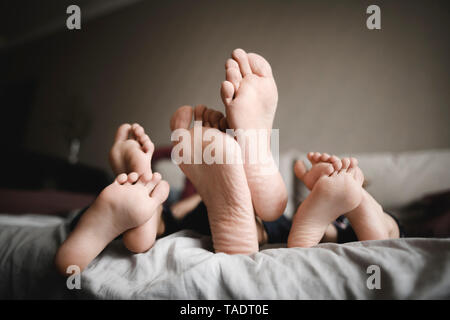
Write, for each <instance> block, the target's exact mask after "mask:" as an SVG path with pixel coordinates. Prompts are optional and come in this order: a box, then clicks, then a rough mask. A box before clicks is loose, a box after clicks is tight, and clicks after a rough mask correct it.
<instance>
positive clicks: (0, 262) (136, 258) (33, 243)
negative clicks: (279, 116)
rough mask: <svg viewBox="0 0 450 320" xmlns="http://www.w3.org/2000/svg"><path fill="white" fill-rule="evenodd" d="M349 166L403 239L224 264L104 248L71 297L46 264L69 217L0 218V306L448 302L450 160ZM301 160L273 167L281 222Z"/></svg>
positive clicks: (168, 245)
mask: <svg viewBox="0 0 450 320" xmlns="http://www.w3.org/2000/svg"><path fill="white" fill-rule="evenodd" d="M355 156H357V157H358V158H359V160H360V165H361V167H362V169H363V171H364V172H365V173H366V176H367V181H368V185H367V189H368V191H369V192H371V193H372V194H373V195H374V197H375V198H376V199H378V200H379V201H380V202H381V203H382V204H383V206H384V207H385V208H387V209H388V210H389V211H390V212H393V213H395V214H396V215H397V216H398V218H399V219H400V220H401V221H402V223H404V224H405V227H407V229H408V231H409V233H410V234H412V235H413V237H411V238H403V239H395V240H383V241H365V242H352V243H347V244H319V245H317V246H315V247H313V248H308V249H304V248H293V249H288V248H286V247H285V244H275V245H266V246H264V247H262V248H260V251H259V252H258V253H255V254H253V255H251V256H245V255H234V256H231V255H225V254H214V253H212V251H211V239H210V238H209V237H207V236H202V235H200V234H197V233H195V232H193V231H191V230H183V231H180V232H177V233H175V234H172V235H169V236H167V237H164V238H161V239H159V240H158V241H157V242H156V244H155V246H154V247H153V248H152V249H151V250H150V251H148V252H146V253H143V254H130V253H129V252H128V251H127V250H126V249H125V248H124V246H123V244H122V243H121V242H120V241H113V242H112V243H111V244H110V245H109V246H108V247H107V248H106V249H105V250H104V251H103V252H102V253H101V254H100V255H99V256H98V257H97V258H96V259H95V260H94V261H93V262H92V263H91V264H90V265H89V266H88V268H87V269H86V270H85V271H84V272H83V273H82V276H81V289H80V290H76V289H75V290H68V289H67V287H66V280H65V279H63V278H61V277H60V276H58V275H57V274H56V272H55V270H54V267H53V265H52V260H53V256H54V254H55V252H56V249H57V247H58V246H59V244H60V243H61V242H62V241H63V240H64V239H65V237H66V236H67V232H68V226H69V224H70V221H71V219H73V217H74V216H75V215H76V214H77V210H75V211H72V212H70V214H69V215H67V216H50V215H36V214H26V215H20V216H18V215H15V214H8V213H7V212H6V213H4V214H1V215H0V298H10V299H25V298H45V299H60V298H68V299H79V298H83V299H86V298H88V299H90V298H93V299H436V298H437V299H448V298H450V239H449V236H450V232H449V227H450V223H449V219H448V217H449V215H448V214H449V212H448V208H449V207H448V202H449V201H448V199H449V193H448V190H450V173H449V170H448V168H447V166H448V164H450V150H431V151H430V150H428V151H420V152H406V153H397V154H390V153H385V154H361V155H355ZM304 157H305V154H303V153H300V152H297V151H290V152H287V153H285V154H283V155H281V157H280V171H281V173H282V175H283V177H284V179H285V181H286V183H287V185H288V190H289V197H290V199H289V200H290V201H289V205H288V208H287V210H286V213H285V214H286V216H292V213H293V212H295V208H296V205H297V203H298V202H299V201H301V200H302V199H303V198H304V197H305V196H306V195H307V191H306V190H305V188H304V187H303V186H302V185H301V184H299V183H298V182H296V181H295V179H294V178H293V175H292V165H293V162H294V161H295V160H296V159H304ZM158 170H159V171H161V172H162V173H163V175H164V176H165V177H167V179H169V182H170V183H171V185H172V186H173V188H174V189H179V188H181V187H182V185H183V182H182V181H183V178H182V176H181V175H180V173H179V171H178V168H173V166H172V165H171V164H170V163H167V162H166V163H164V162H161V163H160V164H159V168H158ZM175 191H180V190H175ZM431 195H432V196H431ZM430 199H431V200H430ZM418 226H419V227H418ZM420 226H422V227H423V228H422V229H421V228H420Z"/></svg>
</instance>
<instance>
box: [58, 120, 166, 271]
mask: <svg viewBox="0 0 450 320" xmlns="http://www.w3.org/2000/svg"><path fill="white" fill-rule="evenodd" d="M153 150H154V146H153V143H152V142H151V140H150V138H149V137H148V136H147V135H146V134H145V132H144V129H143V128H142V127H141V126H140V125H138V124H133V125H129V124H124V125H122V126H120V127H119V129H118V131H117V133H116V138H115V141H114V145H113V147H112V149H111V152H110V164H111V167H112V168H113V171H114V172H115V173H116V174H118V175H117V178H116V179H115V181H114V182H113V183H112V184H111V185H109V186H108V187H106V188H105V189H104V190H103V191H102V192H101V193H100V195H99V196H98V197H97V199H96V200H95V202H94V203H93V204H92V205H91V206H90V207H89V208H88V209H87V210H86V211H85V212H84V214H83V216H82V217H81V219H80V221H79V223H78V224H77V226H76V227H75V229H74V231H73V232H72V233H71V234H70V235H69V237H68V238H67V239H66V241H64V243H63V244H62V245H61V247H60V248H59V250H58V252H57V255H56V257H55V263H56V266H57V268H58V270H59V271H60V272H61V273H62V274H66V273H65V272H66V270H67V267H68V266H70V265H77V266H78V267H79V268H80V269H81V270H83V269H84V268H85V267H86V266H87V265H88V264H89V263H90V262H91V261H92V260H93V259H94V258H95V257H96V256H97V255H98V254H99V253H100V252H101V251H102V250H103V249H104V248H105V247H106V245H107V244H108V243H109V242H111V241H112V240H113V239H115V238H116V237H117V236H118V235H120V234H123V242H124V244H125V246H126V247H127V248H128V249H129V250H130V251H132V252H136V253H139V252H145V251H147V250H149V249H150V248H151V247H152V246H153V244H154V242H155V239H156V235H157V233H158V231H159V230H158V228H159V227H160V226H161V223H160V219H161V211H162V203H163V202H164V201H165V200H166V199H167V197H168V194H169V184H168V183H167V182H166V181H164V180H162V177H161V175H160V174H159V173H157V172H155V173H152V171H151V167H150V161H151V157H152V155H153ZM120 172H130V173H128V174H126V173H120ZM119 173H120V174H119ZM159 233H161V231H159Z"/></svg>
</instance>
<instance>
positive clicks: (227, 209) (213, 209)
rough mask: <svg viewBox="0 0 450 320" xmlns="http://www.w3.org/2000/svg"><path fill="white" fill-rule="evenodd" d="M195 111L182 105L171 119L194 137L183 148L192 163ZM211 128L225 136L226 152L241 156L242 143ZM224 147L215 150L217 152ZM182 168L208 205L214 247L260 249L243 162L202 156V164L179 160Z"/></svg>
mask: <svg viewBox="0 0 450 320" xmlns="http://www.w3.org/2000/svg"><path fill="white" fill-rule="evenodd" d="M192 115H193V110H192V108H191V107H190V106H183V107H180V108H179V109H178V110H177V111H176V112H175V114H174V115H173V116H172V119H171V129H172V131H173V130H175V129H185V130H189V131H187V132H189V135H190V137H191V144H189V145H188V146H187V148H185V149H183V151H182V152H183V155H185V152H188V153H189V159H191V160H192V161H191V163H193V156H194V152H193V148H194V147H193V144H194V141H193V140H194V139H193V131H194V129H193V128H192V129H189V127H190V123H191V120H192ZM205 129H206V128H202V134H205V132H206V130H205ZM209 130H214V132H213V133H215V134H216V137H218V139H222V146H223V148H224V150H223V151H224V154H225V156H228V157H236V158H237V157H240V148H239V145H238V144H237V142H236V141H235V140H234V139H233V138H232V137H230V136H229V135H227V134H225V133H223V132H221V131H219V130H217V129H215V128H208V131H209ZM181 142H182V141H181ZM179 143H180V142H179ZM202 144H203V150H205V148H206V147H207V146H208V145H209V144H210V143H209V142H205V141H202ZM176 145H177V143H176ZM225 146H228V147H225ZM221 151H222V150H215V152H216V153H217V152H221ZM230 153H231V154H230ZM180 168H181V170H183V172H184V173H185V174H186V176H187V177H188V178H189V180H190V181H191V182H192V183H193V184H194V186H195V188H196V190H197V192H198V193H199V194H200V196H201V198H202V200H203V201H204V203H205V205H206V207H207V209H208V219H209V224H210V228H211V234H212V241H213V245H214V250H215V251H216V252H225V253H229V254H239V253H242V254H251V253H254V252H257V251H258V236H257V231H256V223H255V216H254V212H253V207H252V202H251V194H250V190H249V187H248V183H247V180H246V177H245V172H244V168H243V166H242V164H216V163H212V164H206V163H204V159H202V164H180Z"/></svg>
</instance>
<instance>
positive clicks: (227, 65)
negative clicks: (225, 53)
mask: <svg viewBox="0 0 450 320" xmlns="http://www.w3.org/2000/svg"><path fill="white" fill-rule="evenodd" d="M232 68H234V69H238V70H239V64H238V63H237V62H236V60H234V59H231V58H230V59H227V62H225V69H232Z"/></svg>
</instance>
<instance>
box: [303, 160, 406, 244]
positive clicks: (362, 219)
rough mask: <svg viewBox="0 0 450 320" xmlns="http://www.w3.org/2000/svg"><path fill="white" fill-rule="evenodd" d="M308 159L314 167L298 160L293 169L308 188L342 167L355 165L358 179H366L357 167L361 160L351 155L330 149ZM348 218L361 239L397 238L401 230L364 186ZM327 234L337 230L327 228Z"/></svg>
mask: <svg viewBox="0 0 450 320" xmlns="http://www.w3.org/2000/svg"><path fill="white" fill-rule="evenodd" d="M308 159H309V160H310V162H311V163H312V168H311V169H310V170H309V171H306V168H305V166H304V164H303V162H300V161H298V162H297V163H296V165H295V168H294V171H295V173H296V175H297V177H298V178H299V179H300V180H301V181H303V182H304V183H305V185H306V187H307V188H309V189H310V190H311V189H312V188H313V186H314V184H315V182H316V181H317V180H318V178H317V177H318V176H319V175H320V174H326V171H329V170H331V168H330V166H332V167H333V169H334V170H340V169H341V168H346V167H348V168H353V169H354V170H355V177H356V179H357V180H358V181H364V174H363V173H362V171H361V169H360V168H359V167H358V160H357V159H355V158H353V157H351V158H343V159H342V160H341V159H339V158H338V157H336V156H334V155H333V156H330V155H329V154H327V153H319V152H310V153H308ZM345 216H346V217H347V218H348V219H349V221H350V223H351V225H352V227H353V229H354V230H355V233H356V235H357V237H358V239H359V240H360V241H364V240H381V239H387V238H398V237H399V234H400V231H399V228H398V225H397V223H396V222H395V220H394V219H393V218H392V217H391V216H390V215H388V214H386V213H385V212H384V211H383V208H382V207H381V206H380V205H379V204H378V202H376V200H375V199H374V198H373V197H372V196H371V195H370V194H369V193H368V192H367V191H366V190H365V189H364V188H363V189H362V201H361V203H360V205H359V206H358V207H356V208H355V209H354V210H352V211H350V212H347V213H345ZM327 233H329V235H328V238H330V237H332V236H330V234H332V233H335V230H331V229H330V228H329V229H328V231H327Z"/></svg>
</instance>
